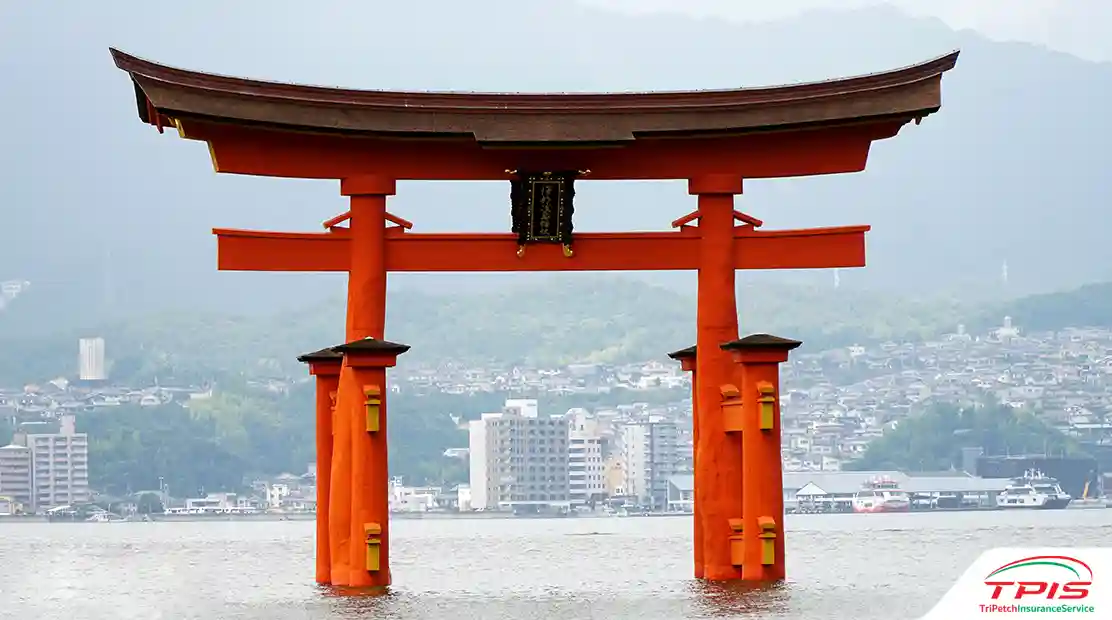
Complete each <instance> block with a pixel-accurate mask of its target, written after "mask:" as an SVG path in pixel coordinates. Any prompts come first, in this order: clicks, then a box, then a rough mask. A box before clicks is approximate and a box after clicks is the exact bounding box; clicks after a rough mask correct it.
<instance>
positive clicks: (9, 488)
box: [0, 444, 34, 512]
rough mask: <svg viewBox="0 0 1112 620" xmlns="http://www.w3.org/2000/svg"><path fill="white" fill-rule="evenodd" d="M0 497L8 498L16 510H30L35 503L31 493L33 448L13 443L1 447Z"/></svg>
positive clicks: (12, 508)
mask: <svg viewBox="0 0 1112 620" xmlns="http://www.w3.org/2000/svg"><path fill="white" fill-rule="evenodd" d="M0 498H7V500H8V503H9V504H14V506H9V508H10V509H11V510H12V511H13V512H14V511H15V510H16V509H21V510H23V511H25V512H29V511H31V510H32V509H33V506H34V503H33V499H32V493H31V449H30V448H28V447H27V446H20V445H16V444H11V445H8V446H4V447H0Z"/></svg>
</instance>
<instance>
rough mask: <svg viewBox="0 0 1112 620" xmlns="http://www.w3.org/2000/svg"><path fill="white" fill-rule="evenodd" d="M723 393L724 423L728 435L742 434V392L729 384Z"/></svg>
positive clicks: (722, 390)
mask: <svg viewBox="0 0 1112 620" xmlns="http://www.w3.org/2000/svg"><path fill="white" fill-rule="evenodd" d="M719 390H720V391H721V392H722V423H723V425H724V426H725V428H726V432H727V433H740V432H741V423H742V412H741V392H740V391H739V390H738V389H737V386H736V385H733V384H729V383H727V384H726V385H723V386H722V387H721V388H719Z"/></svg>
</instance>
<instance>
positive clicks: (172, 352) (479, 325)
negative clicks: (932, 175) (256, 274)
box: [0, 276, 969, 385]
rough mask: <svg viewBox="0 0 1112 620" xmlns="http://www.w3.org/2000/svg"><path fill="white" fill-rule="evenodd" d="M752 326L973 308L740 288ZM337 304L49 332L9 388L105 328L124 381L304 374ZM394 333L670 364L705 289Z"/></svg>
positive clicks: (634, 294) (575, 286)
mask: <svg viewBox="0 0 1112 620" xmlns="http://www.w3.org/2000/svg"><path fill="white" fill-rule="evenodd" d="M738 299H739V304H738V305H739V315H740V322H741V327H742V332H743V333H754V332H771V333H774V334H778V335H784V336H791V337H793V338H798V339H801V340H803V341H804V347H805V349H804V350H809V351H817V350H822V349H825V348H828V347H832V346H844V345H849V344H853V343H855V342H862V343H865V342H873V341H879V340H885V339H889V338H897V339H901V338H919V337H922V336H926V335H930V334H934V333H938V332H939V331H940V330H946V329H952V327H953V326H956V325H957V324H958V323H959V322H960V319H961V317H962V316H964V314H965V313H966V312H968V311H969V309H968V308H966V307H965V306H963V305H961V304H958V303H956V302H953V301H951V300H948V299H945V298H924V299H914V298H907V297H901V296H893V295H889V294H877V293H870V292H867V291H853V290H850V289H845V288H839V289H834V288H833V287H831V286H827V287H826V288H812V287H796V286H785V285H774V284H761V285H747V286H742V287H740V288H739V291H738ZM343 329H344V305H343V302H342V300H339V299H336V300H333V301H330V302H327V303H322V304H314V305H312V306H310V307H307V308H303V309H301V310H296V311H286V312H281V313H277V314H275V315H271V316H268V317H257V318H246V317H242V316H239V317H236V316H228V315H218V314H209V313H198V312H178V313H174V314H167V315H157V316H155V315H152V316H148V317H145V318H142V319H135V320H128V321H120V322H114V323H106V324H102V325H99V326H96V327H94V328H91V329H87V330H76V331H72V332H65V333H59V334H55V335H52V336H50V337H19V336H16V337H12V336H9V337H8V338H6V339H3V338H0V353H2V355H0V385H5V384H13V383H21V382H27V381H42V380H44V379H48V378H52V377H54V376H57V375H59V374H65V373H68V374H72V373H74V372H75V371H76V363H77V339H78V338H79V337H80V336H90V335H99V336H103V337H104V338H105V340H106V350H107V354H108V357H109V358H110V360H111V362H112V364H113V368H112V374H113V376H114V377H116V378H120V379H122V378H125V377H128V376H130V375H138V376H143V377H147V378H148V379H149V378H150V377H152V376H159V377H161V378H162V379H163V380H167V379H169V378H171V377H173V378H178V379H182V380H201V379H205V378H210V377H212V376H223V375H229V374H230V375H237V376H238V375H240V374H242V373H247V374H249V375H254V376H259V375H290V374H296V373H300V372H303V369H302V368H300V366H299V365H298V364H297V362H296V361H295V358H296V357H297V355H299V354H301V353H304V352H306V351H312V350H315V349H319V348H321V347H324V346H330V345H333V344H339V343H340V342H341V341H342V340H343V337H344V334H343ZM387 337H388V338H390V339H392V340H397V341H400V342H404V343H406V344H409V345H412V347H413V349H412V350H411V351H410V353H408V354H407V355H406V356H405V362H406V363H407V364H417V363H432V364H437V363H442V362H453V363H463V364H474V365H481V364H488V363H501V364H536V365H545V366H549V367H551V366H554V365H559V364H566V363H570V362H585V361H596V362H630V361H643V360H648V359H665V355H666V354H667V353H668V352H670V351H674V350H676V349H680V348H683V347H686V346H690V345H691V344H693V343H694V339H695V297H694V296H693V295H688V294H685V293H679V292H676V291H674V290H671V289H668V288H665V287H659V286H654V285H650V284H647V283H644V282H640V281H637V280H633V279H628V278H615V277H606V276H579V277H574V278H567V277H548V278H543V279H540V280H537V281H535V282H534V283H531V284H522V285H519V286H515V287H510V288H508V289H504V290H500V291H482V290H480V291H473V292H450V293H439V294H435V293H428V292H422V291H414V290H410V291H398V292H395V293H392V294H391V295H390V299H389V304H388V308H387Z"/></svg>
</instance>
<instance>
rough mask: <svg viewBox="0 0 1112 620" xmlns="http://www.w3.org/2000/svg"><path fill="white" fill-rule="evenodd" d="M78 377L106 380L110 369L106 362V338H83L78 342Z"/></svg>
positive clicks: (83, 379) (88, 379)
mask: <svg viewBox="0 0 1112 620" xmlns="http://www.w3.org/2000/svg"><path fill="white" fill-rule="evenodd" d="M78 349H79V351H80V354H79V355H78V373H77V374H78V377H79V378H80V379H81V380H82V381H104V380H105V379H107V378H108V369H107V368H106V367H105V363H104V338H82V339H81V340H80V342H79V344H78Z"/></svg>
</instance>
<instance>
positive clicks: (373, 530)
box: [363, 523, 382, 571]
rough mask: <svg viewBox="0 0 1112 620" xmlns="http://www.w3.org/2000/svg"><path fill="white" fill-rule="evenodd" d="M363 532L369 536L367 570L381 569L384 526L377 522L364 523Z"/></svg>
mask: <svg viewBox="0 0 1112 620" xmlns="http://www.w3.org/2000/svg"><path fill="white" fill-rule="evenodd" d="M363 533H364V534H365V535H366V538H367V570H369V571H377V570H381V569H382V568H381V567H382V526H381V525H379V524H377V523H364V524H363Z"/></svg>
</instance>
